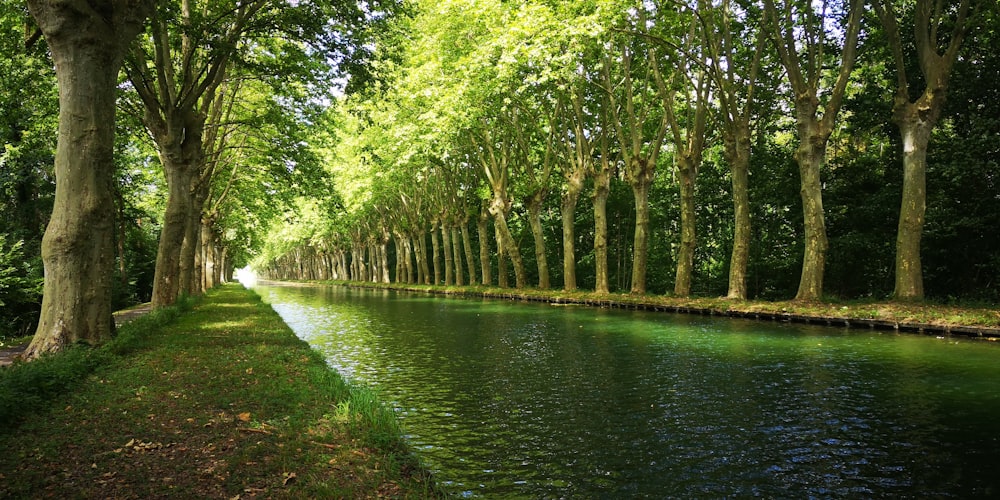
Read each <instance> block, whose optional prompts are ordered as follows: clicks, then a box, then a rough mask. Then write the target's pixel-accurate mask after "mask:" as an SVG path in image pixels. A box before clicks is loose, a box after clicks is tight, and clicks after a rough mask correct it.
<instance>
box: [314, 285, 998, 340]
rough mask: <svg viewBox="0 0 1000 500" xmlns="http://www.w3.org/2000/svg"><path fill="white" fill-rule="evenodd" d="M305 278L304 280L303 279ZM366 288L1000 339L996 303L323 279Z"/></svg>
mask: <svg viewBox="0 0 1000 500" xmlns="http://www.w3.org/2000/svg"><path fill="white" fill-rule="evenodd" d="M299 283H302V282H299ZM314 283H317V284H334V285H344V286H354V287H364V288H388V289H397V290H408V291H418V292H426V293H435V294H443V295H456V296H476V297H479V296H481V297H488V298H498V299H508V300H527V301H539V302H549V303H553V304H580V305H588V306H597V307H612V308H624V309H648V310H654V311H669V312H680V313H690V314H705V315H718V316H731V317H740V318H751V319H762V320H774V321H794V322H802V323H815V324H827V325H832V326H850V327H861V328H878V329H889V330H893V329H895V330H902V331H910V332H923V333H931V334H948V335H963V336H969V337H974V338H982V339H984V340H993V341H996V340H1000V309H998V308H997V307H996V306H995V305H964V306H963V305H949V304H935V303H930V302H891V301H875V300H855V301H826V302H799V301H791V300H790V301H753V300H748V301H741V300H730V299H726V298H725V297H690V298H679V297H670V296H665V295H632V294H628V293H610V294H598V293H594V292H589V291H576V292H565V291H561V290H538V289H534V288H525V289H520V290H517V289H511V288H496V287H483V286H440V285H437V286H435V285H413V284H402V283H391V284H390V283H359V282H354V281H349V282H348V281H324V282H314Z"/></svg>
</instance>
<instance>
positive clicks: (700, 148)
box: [650, 15, 711, 297]
mask: <svg viewBox="0 0 1000 500" xmlns="http://www.w3.org/2000/svg"><path fill="white" fill-rule="evenodd" d="M689 22H690V29H689V30H688V32H687V33H686V34H685V35H681V38H682V40H681V43H680V44H677V45H679V47H677V48H678V49H679V50H678V51H677V53H678V54H677V56H676V57H674V58H673V59H674V60H673V61H671V62H672V63H673V64H672V67H673V72H672V73H671V74H670V75H669V80H670V81H669V82H667V81H666V80H667V77H665V76H664V75H663V72H662V70H661V69H660V68H661V66H660V61H657V60H655V59H651V60H650V65H651V66H652V68H653V78H654V79H655V80H656V86H657V90H658V92H659V96H660V100H661V101H662V102H663V113H664V116H665V117H666V121H667V124H668V125H669V127H670V135H671V139H672V140H673V146H674V161H675V164H676V168H675V170H676V174H677V182H678V184H679V187H680V205H681V207H680V208H681V242H680V249H679V251H678V255H677V273H676V278H675V280H674V295H676V296H678V297H686V296H688V295H690V294H691V279H692V275H693V274H694V251H695V245H696V243H697V242H696V222H695V192H694V191H695V181H696V179H697V177H698V168H699V167H700V166H701V160H702V157H703V155H704V149H705V135H706V129H707V127H708V113H709V104H710V103H709V90H710V88H711V82H710V81H709V79H708V76H707V75H706V71H705V68H706V65H707V61H706V59H708V57H707V54H706V51H704V50H702V49H700V48H696V46H698V45H701V44H699V43H696V42H697V41H698V40H697V39H698V38H700V37H701V35H699V33H698V32H699V31H701V29H700V27H701V24H700V23H699V22H698V20H697V19H696V18H695V16H693V15H692V16H690V21H689ZM657 41H658V42H660V43H663V44H665V45H668V46H670V45H673V42H670V41H667V40H664V39H663V38H657ZM677 45H674V46H677ZM678 108H680V109H678ZM678 111H680V112H681V113H683V114H681V113H678Z"/></svg>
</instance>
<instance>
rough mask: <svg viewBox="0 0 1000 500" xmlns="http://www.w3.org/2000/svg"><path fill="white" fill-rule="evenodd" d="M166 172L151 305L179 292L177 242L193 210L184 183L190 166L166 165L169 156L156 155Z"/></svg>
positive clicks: (174, 298)
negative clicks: (164, 200) (165, 196)
mask: <svg viewBox="0 0 1000 500" xmlns="http://www.w3.org/2000/svg"><path fill="white" fill-rule="evenodd" d="M160 160H161V162H162V163H163V170H164V172H165V173H166V176H167V207H166V212H165V213H164V215H163V227H162V228H161V229H160V241H159V243H158V245H157V251H156V271H155V273H154V277H153V307H164V306H168V305H170V304H173V303H174V302H176V301H177V298H178V297H179V296H180V294H181V286H180V274H181V245H183V243H184V232H185V227H186V224H185V222H186V220H187V217H188V213H189V212H191V211H193V210H194V208H193V207H191V201H192V200H191V198H190V196H189V194H188V187H189V186H190V185H191V178H192V176H193V172H192V170H193V169H192V168H191V167H190V166H182V165H173V166H168V164H169V162H170V160H169V158H168V157H167V156H166V155H162V154H161V155H160Z"/></svg>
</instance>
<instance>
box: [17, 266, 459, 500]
mask: <svg viewBox="0 0 1000 500" xmlns="http://www.w3.org/2000/svg"><path fill="white" fill-rule="evenodd" d="M185 308H186V309H187V312H185ZM0 398H3V399H0V407H6V409H0V412H3V413H0V449H2V450H4V453H3V454H0V497H3V498H28V497H31V498H35V497H60V496H68V497H73V498H110V497H113V498H149V497H158V498H227V499H231V498H366V497H397V498H426V497H438V496H441V495H440V493H439V490H437V489H436V488H435V487H434V485H433V483H432V482H431V481H430V478H429V477H428V475H427V473H426V472H425V471H424V470H423V469H422V468H421V467H420V465H419V464H418V463H417V461H416V459H415V458H414V456H413V454H412V453H411V452H410V450H409V449H408V448H407V446H406V444H405V442H404V441H403V440H402V437H401V436H402V431H401V430H400V428H399V423H398V421H397V420H396V417H395V415H394V414H393V413H392V410H391V409H388V408H386V407H385V406H383V405H382V404H381V403H380V402H379V401H378V398H377V396H376V395H375V394H373V393H372V392H371V391H370V390H368V389H365V388H360V387H354V386H351V385H349V384H347V383H346V382H345V381H344V380H343V379H342V378H341V377H340V376H339V375H338V374H337V373H336V372H334V371H332V370H331V369H329V368H328V367H327V365H326V363H325V361H324V360H323V358H322V357H321V356H320V355H319V354H318V353H317V352H315V351H313V350H311V349H310V348H309V346H308V345H307V344H305V343H304V342H302V341H301V340H299V339H298V338H296V337H295V335H294V334H293V333H292V332H291V331H290V330H289V329H288V327H287V326H286V325H285V324H284V323H283V322H282V321H281V318H280V317H278V315H277V314H276V313H275V312H274V311H273V310H272V309H271V308H270V307H269V306H267V305H266V304H264V303H262V302H261V301H260V298H259V297H257V296H256V295H255V294H253V292H251V291H248V290H245V289H243V288H242V287H240V286H238V285H227V286H224V287H221V288H218V289H216V290H213V291H211V292H209V293H208V294H207V295H206V296H205V297H203V298H202V299H200V300H199V301H197V302H195V303H190V304H186V305H185V307H181V308H173V309H168V310H167V312H155V313H152V314H151V315H149V316H146V317H143V318H139V319H137V320H135V321H134V322H132V323H129V324H128V325H126V326H125V327H123V328H122V329H121V331H120V335H119V336H118V337H117V338H116V339H115V340H114V341H112V342H111V343H109V344H107V345H105V346H103V347H101V348H97V349H93V348H85V347H77V348H73V349H70V350H69V351H67V352H65V353H60V354H58V355H55V356H51V357H49V358H43V359H40V360H38V361H34V362H31V363H24V364H16V365H14V366H12V367H9V368H5V369H0Z"/></svg>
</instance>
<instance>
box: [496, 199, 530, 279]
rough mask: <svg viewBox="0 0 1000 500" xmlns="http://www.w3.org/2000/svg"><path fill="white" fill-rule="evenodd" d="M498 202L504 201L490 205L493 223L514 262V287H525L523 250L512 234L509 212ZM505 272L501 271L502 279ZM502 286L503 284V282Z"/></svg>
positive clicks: (507, 253)
mask: <svg viewBox="0 0 1000 500" xmlns="http://www.w3.org/2000/svg"><path fill="white" fill-rule="evenodd" d="M498 204H502V202H498V201H497V200H494V204H493V206H491V207H490V211H491V212H492V213H493V223H494V224H495V225H496V231H497V240H498V242H499V243H500V247H501V248H502V249H503V255H505V256H507V257H509V258H510V261H511V263H513V264H514V288H524V285H525V283H526V282H527V276H526V273H525V272H524V260H522V259H521V250H520V249H518V248H517V242H516V241H514V237H513V236H512V235H511V234H510V228H509V227H507V214H506V213H505V212H504V210H502V209H501V207H500V206H497V205H498ZM504 274H505V273H501V276H500V277H501V279H503V278H504ZM501 286H503V285H502V284H501Z"/></svg>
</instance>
